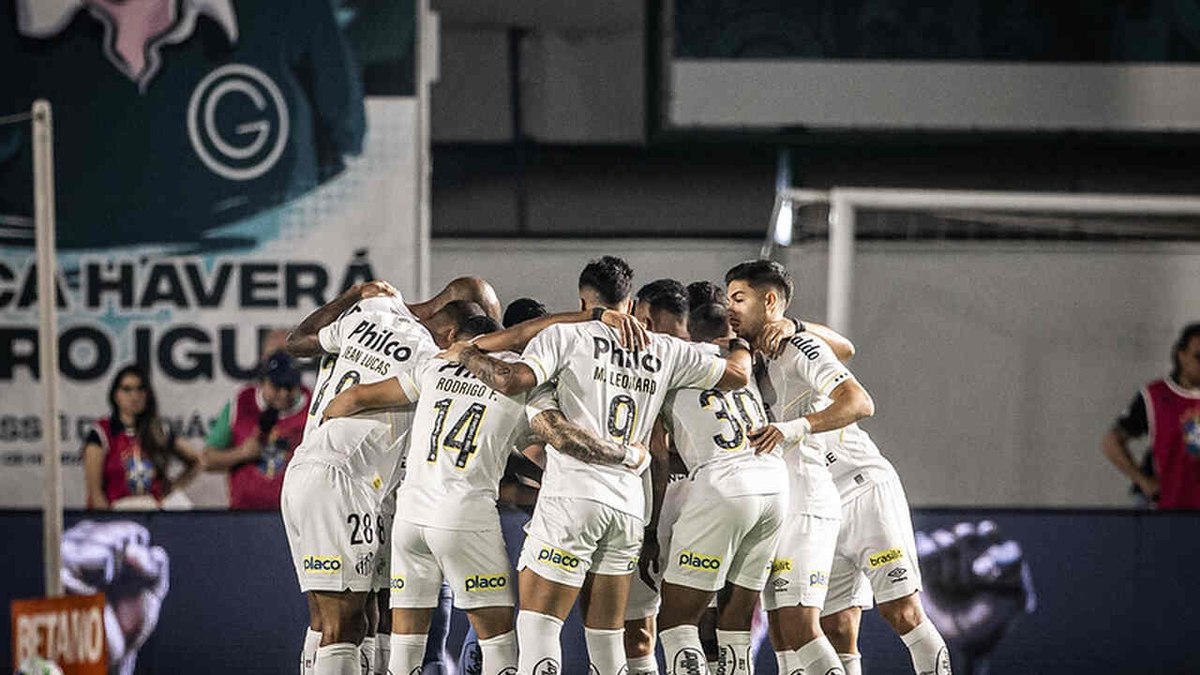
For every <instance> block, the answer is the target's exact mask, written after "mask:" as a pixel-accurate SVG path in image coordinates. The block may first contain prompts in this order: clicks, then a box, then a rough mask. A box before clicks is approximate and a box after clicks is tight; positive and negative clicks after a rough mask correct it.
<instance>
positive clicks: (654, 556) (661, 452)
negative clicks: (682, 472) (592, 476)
mask: <svg viewBox="0 0 1200 675" xmlns="http://www.w3.org/2000/svg"><path fill="white" fill-rule="evenodd" d="M670 479H671V449H670V438H669V437H668V436H667V429H666V426H665V425H664V424H663V420H662V418H661V417H660V418H658V419H657V420H655V421H654V429H653V430H652V431H651V432H650V520H648V521H647V522H646V529H645V532H644V534H643V537H642V550H641V553H640V554H639V555H638V575H639V576H640V577H641V578H642V581H643V582H645V583H646V585H647V586H649V587H650V588H657V586H656V584H655V583H654V576H653V575H651V573H650V568H651V566H653V567H654V574H658V573H659V572H660V570H659V569H658V558H659V555H660V554H661V553H662V551H661V549H660V548H659V543H658V519H659V517H660V516H661V514H662V505H663V499H665V498H666V495H667V483H668V482H669V481H670Z"/></svg>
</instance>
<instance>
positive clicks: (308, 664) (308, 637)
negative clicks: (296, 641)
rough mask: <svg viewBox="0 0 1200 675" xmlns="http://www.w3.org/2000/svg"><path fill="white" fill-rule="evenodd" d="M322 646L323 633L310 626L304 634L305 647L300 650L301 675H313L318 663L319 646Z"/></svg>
mask: <svg viewBox="0 0 1200 675" xmlns="http://www.w3.org/2000/svg"><path fill="white" fill-rule="evenodd" d="M320 646H321V634H320V633H318V632H317V631H315V630H313V629H312V628H311V627H309V629H308V631H307V632H306V633H305V634H304V649H302V650H301V651H300V675H313V668H315V667H316V665H317V648H318V647H320Z"/></svg>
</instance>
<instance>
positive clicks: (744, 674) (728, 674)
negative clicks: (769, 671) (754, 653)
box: [717, 629, 791, 675]
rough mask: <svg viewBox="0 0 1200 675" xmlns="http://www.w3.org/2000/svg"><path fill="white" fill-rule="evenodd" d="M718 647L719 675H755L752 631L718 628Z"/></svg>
mask: <svg viewBox="0 0 1200 675" xmlns="http://www.w3.org/2000/svg"><path fill="white" fill-rule="evenodd" d="M717 648H718V649H719V650H720V651H719V652H718V653H717V675H754V664H753V663H752V659H751V658H750V631H748V630H747V631H741V630H720V629H717ZM787 675H791V674H790V673H788V674H787Z"/></svg>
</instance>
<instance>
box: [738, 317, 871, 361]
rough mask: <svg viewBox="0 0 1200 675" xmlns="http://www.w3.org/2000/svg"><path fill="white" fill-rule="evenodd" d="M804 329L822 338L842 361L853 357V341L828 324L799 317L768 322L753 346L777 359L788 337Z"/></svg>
mask: <svg viewBox="0 0 1200 675" xmlns="http://www.w3.org/2000/svg"><path fill="white" fill-rule="evenodd" d="M805 331H807V332H809V333H812V334H813V335H816V336H817V337H819V338H821V339H822V340H824V341H825V342H826V344H828V345H829V348H830V349H832V350H833V355H834V356H836V357H837V359H838V360H839V361H841V362H842V363H849V362H850V359H852V358H854V343H853V342H851V341H850V340H849V338H847V337H845V336H844V335H842V334H841V333H839V332H837V331H835V330H834V329H832V328H830V327H829V326H825V325H822V324H819V323H816V322H813V321H800V320H799V319H788V318H783V319H780V320H778V321H772V322H770V323H768V324H767V325H766V326H764V327H763V330H762V333H761V334H760V335H759V337H758V339H757V340H756V341H755V343H754V348H755V349H757V350H758V351H760V352H762V353H763V354H766V355H767V357H769V358H772V359H777V358H779V357H780V356H782V355H783V349H784V347H786V346H787V341H788V339H790V338H791V337H792V336H793V335H795V334H796V333H800V332H805Z"/></svg>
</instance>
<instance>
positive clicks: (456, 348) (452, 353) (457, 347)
mask: <svg viewBox="0 0 1200 675" xmlns="http://www.w3.org/2000/svg"><path fill="white" fill-rule="evenodd" d="M468 347H474V345H472V344H471V343H470V342H466V341H463V340H460V341H458V342H455V343H454V344H452V345H450V346H449V347H447V348H446V350H445V351H443V352H442V353H440V354H438V355H437V357H438V358H439V359H444V360H446V361H449V362H451V363H458V362H459V359H461V358H462V353H463V350H465V349H467V348H468Z"/></svg>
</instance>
